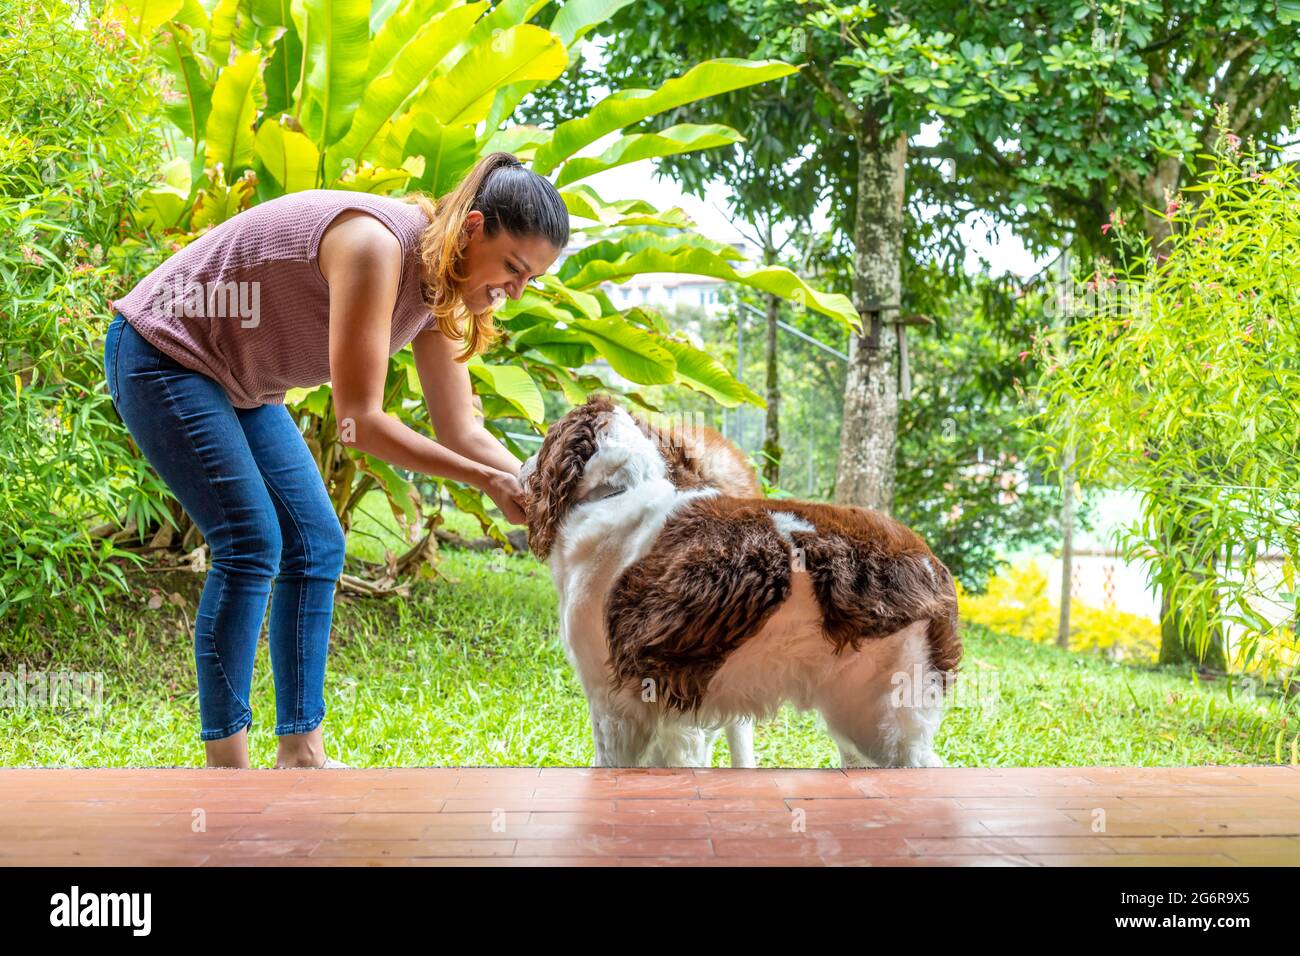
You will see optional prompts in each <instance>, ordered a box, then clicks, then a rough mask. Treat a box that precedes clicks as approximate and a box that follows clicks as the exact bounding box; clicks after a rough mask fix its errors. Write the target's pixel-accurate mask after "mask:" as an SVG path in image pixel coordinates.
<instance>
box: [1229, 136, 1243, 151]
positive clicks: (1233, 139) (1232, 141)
mask: <svg viewBox="0 0 1300 956" xmlns="http://www.w3.org/2000/svg"><path fill="white" fill-rule="evenodd" d="M1226 138H1227V140H1228V148H1229V149H1231V150H1234V151H1235V150H1236V149H1237V147H1238V146H1240V145H1241V137H1240V136H1237V135H1236V134H1235V133H1229V134H1228V135H1227V137H1226Z"/></svg>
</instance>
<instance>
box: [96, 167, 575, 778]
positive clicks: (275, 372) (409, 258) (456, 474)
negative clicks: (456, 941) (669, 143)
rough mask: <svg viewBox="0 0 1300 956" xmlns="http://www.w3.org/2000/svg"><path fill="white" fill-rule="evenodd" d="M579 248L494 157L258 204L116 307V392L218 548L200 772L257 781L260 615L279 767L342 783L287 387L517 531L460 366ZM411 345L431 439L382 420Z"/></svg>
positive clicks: (328, 593) (314, 520) (204, 672)
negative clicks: (251, 742) (404, 189)
mask: <svg viewBox="0 0 1300 956" xmlns="http://www.w3.org/2000/svg"><path fill="white" fill-rule="evenodd" d="M568 237H569V220H568V213H567V211H566V210H565V206H564V202H563V200H562V199H561V198H560V196H559V194H558V193H557V192H556V191H555V188H554V187H553V186H552V185H551V184H550V183H549V182H547V181H546V180H545V179H544V178H542V177H541V176H538V175H537V174H536V173H533V172H530V171H528V170H526V169H524V168H523V166H522V165H521V164H520V163H519V162H518V160H516V159H515V157H513V156H511V155H510V154H509V153H493V154H491V155H489V156H486V157H484V158H483V159H482V160H480V161H479V162H478V163H477V164H476V165H475V166H474V168H473V169H472V170H471V171H470V173H469V175H468V176H467V177H466V178H465V180H464V181H463V182H462V183H461V184H460V185H459V186H458V187H457V188H456V189H455V190H454V191H453V192H452V193H450V194H449V195H448V196H446V197H444V198H443V199H441V200H440V201H438V202H437V203H436V204H435V203H433V202H432V201H430V200H429V199H428V198H427V197H425V196H422V195H419V194H412V195H410V196H407V197H403V198H402V199H396V198H392V197H385V196H375V195H370V194H367V193H356V192H347V191H341V190H326V189H313V190H307V191H304V192H299V193H292V194H290V195H287V196H281V197H279V198H277V199H273V200H270V201H269V202H265V203H262V204H260V205H258V206H255V207H253V208H251V209H248V210H246V211H244V212H241V213H239V214H238V215H236V216H235V217H233V218H232V219H230V220H228V221H226V222H224V223H221V224H220V225H219V226H216V227H215V228H213V229H211V230H210V231H208V232H206V233H204V234H203V235H202V236H200V237H199V238H197V239H195V240H194V241H193V242H192V243H190V245H188V246H186V247H185V248H184V249H182V250H180V251H179V252H177V253H176V254H175V255H173V256H172V257H171V258H170V259H168V260H167V261H166V262H164V263H162V264H161V265H159V266H158V268H156V269H155V270H154V271H153V272H151V273H150V274H149V275H148V276H146V277H145V278H144V279H143V280H141V281H140V282H139V283H138V284H137V285H136V286H135V287H134V288H133V289H132V290H131V291H130V293H129V294H128V295H127V296H126V297H125V298H122V299H118V300H116V301H114V302H112V303H111V304H112V306H113V309H114V312H115V315H114V318H113V321H112V323H111V324H110V325H109V328H108V334H107V336H106V337H105V342H104V364H105V376H106V378H107V381H108V390H109V395H110V396H111V398H112V400H113V404H114V407H115V408H116V409H117V410H118V413H119V414H120V415H121V416H122V420H123V421H124V422H125V423H126V426H127V428H128V430H129V431H130V433H131V435H132V437H133V438H134V439H135V441H136V444H138V445H139V446H140V449H141V451H143V453H144V454H145V456H146V457H147V458H148V459H149V461H150V463H151V464H152V465H153V466H154V468H155V469H156V470H157V472H158V474H159V475H160V476H161V477H162V479H163V480H164V481H165V482H166V483H167V485H168V487H169V488H170V489H171V491H172V493H173V494H175V496H176V498H177V500H179V501H180V503H181V504H182V505H183V506H184V508H185V511H186V512H187V513H188V514H189V515H190V517H191V518H192V519H193V520H194V522H195V524H196V525H198V527H199V530H200V531H202V532H203V535H204V538H205V539H206V540H207V542H208V545H209V548H210V551H211V569H210V570H209V572H208V575H207V579H206V581H205V582H204V586H203V596H202V599H201V600H200V602H199V609H198V613H197V615H196V617H195V624H194V657H195V663H196V666H197V668H198V686H199V716H200V722H201V731H200V735H199V736H200V739H202V740H203V741H204V744H205V748H206V750H207V763H208V765H209V766H219V767H247V766H249V763H248V742H247V732H248V727H249V725H250V724H251V723H252V713H251V711H250V710H249V704H248V701H249V695H250V689H251V686H252V676H253V674H252V672H253V657H254V653H255V651H256V648H257V639H258V634H259V632H260V631H261V627H262V619H263V616H264V615H265V613H266V607H267V601H268V598H269V600H270V606H271V617H270V624H269V645H270V654H271V666H272V670H273V672H274V680H275V707H276V725H275V733H276V734H277V735H278V737H279V744H278V747H277V754H276V766H277V767H321V766H342V764H339V763H338V762H337V761H333V760H330V759H328V758H327V757H326V754H325V747H324V743H323V729H322V727H321V722H322V720H323V719H324V716H325V701H324V696H323V691H324V683H325V655H326V648H327V645H328V639H329V632H330V624H331V620H332V617H333V611H334V587H335V583H336V581H337V580H338V577H339V575H340V573H341V572H342V569H343V553H344V537H343V530H342V527H341V526H340V524H339V521H338V517H337V516H336V515H335V513H334V508H333V505H332V503H331V501H330V498H329V495H328V494H327V492H326V489H325V486H324V482H322V480H321V476H320V472H319V470H318V469H317V466H316V462H315V461H314V459H313V458H312V455H311V452H310V451H309V450H308V448H307V444H306V442H305V441H304V439H303V436H302V434H301V432H299V430H298V427H297V425H296V424H295V423H294V421H293V419H292V417H291V416H290V414H289V412H288V410H287V409H286V408H285V406H284V393H285V391H286V390H287V389H290V388H307V387H312V386H316V385H320V384H322V383H324V382H326V381H328V382H329V383H330V384H331V388H332V392H333V401H334V412H335V417H336V418H337V420H338V423H339V435H340V439H341V440H342V441H344V442H345V443H346V444H348V445H350V446H351V447H353V448H356V449H359V450H362V451H365V452H368V453H369V454H371V455H374V456H375V457H377V458H381V459H384V460H386V461H389V462H392V463H393V464H395V465H398V466H400V467H402V468H407V469H410V470H412V471H418V472H423V473H426V474H430V475H439V476H442V477H444V478H451V479H454V480H456V481H461V482H465V483H467V484H470V485H473V486H475V487H477V488H480V489H482V490H483V491H484V492H485V493H486V494H488V495H489V496H490V497H491V498H492V500H493V501H494V502H496V504H497V506H498V507H499V508H500V509H501V511H502V513H503V514H504V515H505V517H506V518H507V519H508V520H509V521H511V522H514V523H515V524H522V523H523V521H524V515H523V511H522V509H521V499H522V489H521V488H520V486H519V480H518V476H519V462H518V460H516V459H515V457H514V456H513V455H512V454H510V453H509V452H508V451H507V450H506V449H505V448H503V447H502V446H501V445H500V444H499V443H498V442H497V441H496V440H495V439H494V438H493V437H492V436H491V434H490V433H488V432H487V431H486V430H485V429H484V428H483V426H482V424H481V423H480V422H479V421H478V420H477V419H476V418H475V415H474V406H473V396H472V393H471V389H470V380H469V375H468V372H467V370H466V368H465V364H464V362H465V360H466V359H468V358H469V357H471V356H472V355H474V354H476V353H479V352H481V351H483V349H485V348H486V347H487V346H488V344H489V343H490V342H491V341H492V339H493V337H494V335H495V330H494V328H493V324H492V310H493V308H495V307H496V306H498V305H500V304H501V303H502V302H504V298H505V296H507V295H509V296H510V297H511V298H513V299H517V298H519V296H520V295H521V294H522V292H523V289H524V286H525V284H526V283H527V282H528V281H529V280H530V279H534V278H536V277H537V276H539V275H541V274H542V273H543V272H545V271H546V270H547V269H549V268H550V267H551V265H552V264H554V262H555V260H556V258H558V256H559V254H560V252H561V251H562V250H563V248H564V245H565V244H566V243H567V242H568ZM408 342H409V343H411V348H412V352H413V353H414V356H415V364H416V369H417V371H418V373H419V377H420V384H421V386H422V388H423V391H424V395H425V400H426V401H427V402H428V406H429V416H430V420H431V421H432V423H433V426H434V428H435V430H436V433H437V436H438V441H437V442H434V441H431V440H429V439H428V438H426V437H424V436H423V435H421V434H420V433H419V432H416V431H414V430H413V429H411V428H408V427H407V426H405V425H403V424H402V423H401V422H400V421H399V420H398V419H397V418H395V417H392V416H390V415H388V414H387V413H386V412H385V411H384V409H383V407H382V404H381V403H382V401H383V393H384V380H385V375H386V372H387V367H388V358H389V356H391V355H393V354H395V353H396V352H397V351H398V350H399V349H401V348H402V347H403V346H404V345H406V344H407V343H408ZM273 579H274V581H275V588H274V593H273V594H272V591H271V582H272V580H273Z"/></svg>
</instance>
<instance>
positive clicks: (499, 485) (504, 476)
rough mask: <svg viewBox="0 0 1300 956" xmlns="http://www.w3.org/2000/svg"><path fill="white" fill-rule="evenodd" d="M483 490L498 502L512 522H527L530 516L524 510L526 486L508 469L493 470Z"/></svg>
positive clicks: (502, 511) (497, 504) (503, 512)
mask: <svg viewBox="0 0 1300 956" xmlns="http://www.w3.org/2000/svg"><path fill="white" fill-rule="evenodd" d="M483 491H485V492H486V493H487V495H488V497H489V498H491V499H492V500H493V501H494V502H496V506H497V507H498V508H500V509H501V513H502V514H503V515H505V516H506V520H507V521H509V522H510V523H511V524H527V522H528V516H527V515H526V514H525V512H524V486H523V485H521V484H520V483H519V479H518V478H516V477H515V476H514V475H512V474H510V473H509V472H508V471H493V472H492V474H491V476H490V477H489V478H488V480H487V481H486V482H484V483H483Z"/></svg>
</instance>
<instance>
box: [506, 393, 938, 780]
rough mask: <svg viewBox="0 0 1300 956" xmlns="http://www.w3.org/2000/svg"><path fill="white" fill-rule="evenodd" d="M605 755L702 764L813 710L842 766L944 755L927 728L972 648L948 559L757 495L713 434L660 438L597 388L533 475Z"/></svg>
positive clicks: (734, 452) (536, 539) (541, 553)
mask: <svg viewBox="0 0 1300 956" xmlns="http://www.w3.org/2000/svg"><path fill="white" fill-rule="evenodd" d="M520 479H521V481H522V482H523V485H524V490H525V492H526V497H527V513H528V540H529V546H530V547H531V549H532V550H533V552H534V553H535V554H536V555H537V556H538V557H539V558H541V559H543V560H546V561H548V563H549V565H550V569H551V577H552V579H553V581H554V583H555V586H556V589H557V591H558V592H559V598H560V635H561V639H562V641H563V644H564V647H565V653H566V654H567V656H568V658H569V661H570V663H572V664H573V666H574V668H575V669H576V670H577V672H578V676H579V679H580V680H581V681H582V685H583V689H584V690H585V692H586V694H587V700H588V703H589V705H590V707H591V722H592V730H593V734H594V737H595V748H596V765H597V766H601V767H608V766H618V767H637V766H655V767H673V766H708V765H709V763H710V757H711V754H712V749H713V743H714V741H715V739H716V738H717V735H718V733H719V732H720V731H722V730H725V731H726V733H727V739H728V743H729V745H730V750H731V759H732V766H737V767H752V766H754V750H753V722H754V720H756V719H765V718H767V717H770V716H772V715H773V714H774V713H775V712H776V711H777V710H778V709H779V708H780V706H781V704H782V703H785V702H790V703H792V704H793V705H794V706H796V707H797V708H799V709H801V710H806V709H810V708H811V709H816V710H817V711H818V712H819V713H820V714H821V715H822V717H823V718H824V719H825V721H826V725H827V727H828V729H829V730H830V733H831V736H832V738H833V739H834V740H835V743H836V744H837V746H838V747H839V751H840V758H841V761H842V764H843V765H844V766H846V767H872V766H884V767H897V766H943V761H942V760H940V759H939V757H938V756H937V755H936V754H935V753H934V750H933V749H932V747H931V740H932V739H933V737H934V734H935V732H936V730H937V729H938V726H939V722H940V719H941V716H942V708H943V696H944V694H945V692H946V690H947V688H948V685H949V683H950V681H951V679H952V677H954V676H955V673H956V668H957V665H958V663H959V661H960V659H961V642H960V640H959V638H958V635H957V598H956V592H955V589H954V587H953V582H952V577H951V576H950V575H949V573H948V570H947V568H945V567H944V566H943V564H942V563H941V562H940V561H939V560H938V559H937V558H936V557H935V556H934V555H933V554H932V553H931V551H930V549H929V548H928V547H927V546H926V545H925V543H924V542H923V541H922V540H921V539H920V538H919V537H918V536H917V535H916V534H914V533H913V532H912V531H910V530H909V529H908V528H906V527H905V526H904V525H902V524H901V523H899V522H898V521H895V520H894V519H892V518H889V517H887V516H885V515H883V514H880V513H878V512H875V511H870V510H867V509H864V508H850V507H839V506H834V505H824V504H815V503H811V502H801V501H791V500H773V499H766V498H763V497H762V496H761V491H760V489H759V487H758V484H757V481H756V480H755V477H754V473H753V469H752V468H751V467H750V466H749V463H748V462H747V461H746V460H745V458H744V456H743V455H742V454H741V453H740V452H739V450H738V449H736V448H735V446H734V445H731V444H730V443H729V442H727V441H726V439H724V438H722V437H721V436H720V435H717V433H715V432H712V431H710V430H708V429H687V430H682V429H679V430H675V431H673V432H671V433H665V432H662V431H656V430H655V429H652V428H651V427H650V426H649V425H648V424H647V423H646V422H645V421H642V420H641V419H640V418H638V417H636V416H633V415H631V414H630V413H629V412H628V411H627V410H625V409H624V408H622V407H620V406H618V405H616V404H614V403H613V402H612V401H611V400H610V399H609V398H608V397H606V396H604V395H593V396H591V397H590V398H589V399H588V400H587V402H586V404H584V405H580V406H578V407H576V408H574V409H573V410H572V411H570V412H569V413H568V414H567V415H565V416H564V417H563V418H562V419H560V420H559V421H558V422H556V423H555V424H554V425H552V426H551V428H550V430H549V431H548V432H547V434H546V439H545V441H544V442H543V443H542V446H541V449H540V450H539V451H538V452H537V454H535V455H533V457H532V458H530V459H529V460H528V461H527V462H525V463H524V466H523V469H522V470H521V473H520Z"/></svg>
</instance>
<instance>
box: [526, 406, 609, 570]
mask: <svg viewBox="0 0 1300 956" xmlns="http://www.w3.org/2000/svg"><path fill="white" fill-rule="evenodd" d="M615 407H616V406H615V405H614V403H613V402H612V401H611V400H610V399H609V397H608V396H606V395H602V394H594V395H591V396H588V398H587V401H586V402H585V403H584V404H582V405H579V406H577V407H576V408H574V409H573V410H572V411H570V412H569V413H568V414H567V415H565V416H564V417H563V418H561V419H560V420H559V421H558V422H556V423H555V424H554V425H552V426H551V427H550V429H549V430H548V431H547V432H546V439H545V441H543V442H542V447H541V450H540V451H539V452H538V453H537V465H536V467H535V468H534V469H533V471H532V474H530V475H529V478H528V491H527V494H526V495H525V499H526V500H525V504H526V508H527V516H528V547H529V549H530V550H531V551H532V552H533V554H535V555H537V557H538V558H540V559H541V560H543V561H545V560H546V558H547V557H548V556H549V555H550V553H551V549H552V548H553V547H555V535H556V533H557V531H558V530H559V527H560V522H561V521H563V520H564V518H565V516H566V515H568V513H569V511H570V510H571V509H572V508H573V505H574V504H575V502H576V500H577V495H578V487H579V485H580V484H581V482H582V476H583V472H584V471H585V470H586V468H587V462H588V461H590V460H591V456H592V455H594V454H595V453H596V446H597V444H598V443H599V441H600V436H601V434H602V433H603V432H604V430H605V428H606V426H607V425H608V424H609V419H610V415H611V414H612V413H613V411H614V409H615Z"/></svg>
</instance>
